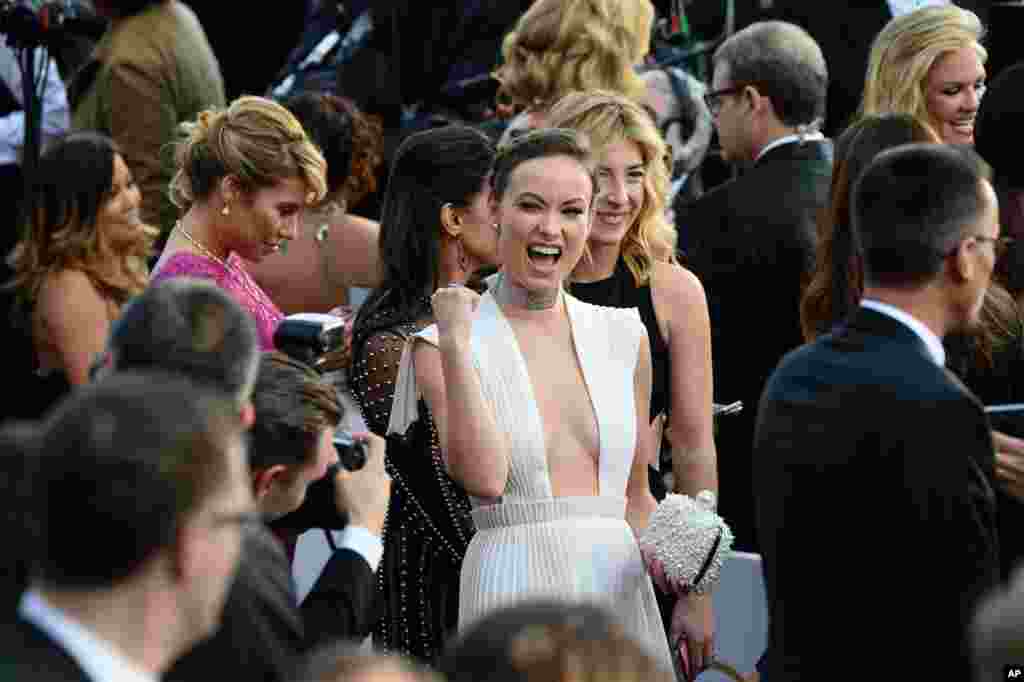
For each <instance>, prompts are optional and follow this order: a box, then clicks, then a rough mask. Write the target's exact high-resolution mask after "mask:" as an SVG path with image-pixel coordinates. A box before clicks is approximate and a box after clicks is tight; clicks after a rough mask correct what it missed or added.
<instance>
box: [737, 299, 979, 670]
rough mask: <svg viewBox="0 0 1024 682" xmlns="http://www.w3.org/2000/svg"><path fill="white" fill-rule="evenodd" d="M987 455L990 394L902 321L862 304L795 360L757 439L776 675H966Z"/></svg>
mask: <svg viewBox="0 0 1024 682" xmlns="http://www.w3.org/2000/svg"><path fill="white" fill-rule="evenodd" d="M993 459H994V455H993V449H992V441H991V437H990V435H989V424H988V420H987V418H986V416H985V414H984V412H983V411H982V407H981V404H980V403H979V402H978V401H977V400H976V399H975V398H974V396H973V395H971V394H970V393H969V392H968V391H967V389H966V388H965V387H964V386H963V384H961V383H960V382H959V381H958V380H957V379H956V378H955V377H954V376H953V375H952V374H951V373H950V372H948V371H946V370H945V369H944V368H942V367H939V366H938V365H937V364H935V362H934V361H933V360H932V359H931V357H929V356H928V355H927V351H926V348H925V346H924V343H923V342H922V341H921V340H920V339H919V338H918V337H917V336H916V335H915V334H914V333H913V332H912V331H911V330H910V329H909V328H908V327H906V326H905V325H903V324H902V323H900V322H898V321H896V320H895V319H893V318H890V317H888V316H886V315H883V314H881V313H878V312H874V311H871V310H868V309H864V308H861V309H859V310H858V311H857V312H855V313H854V315H853V316H852V317H851V318H850V320H849V321H848V322H847V323H846V324H845V325H844V326H842V327H839V328H837V330H836V331H835V332H833V333H831V334H827V335H825V336H822V337H821V338H819V339H818V340H817V341H815V342H814V343H812V344H810V345H808V346H805V347H803V348H801V349H799V350H797V351H794V352H793V353H791V354H789V355H788V356H787V357H786V358H785V360H783V362H782V363H781V364H780V365H779V368H778V369H777V370H776V371H775V373H774V374H773V375H772V378H771V380H770V381H769V383H768V386H767V388H766V390H765V394H764V397H763V399H762V401H761V405H760V409H759V415H758V422H757V438H756V442H755V447H754V480H755V481H756V487H755V496H756V504H757V520H758V531H759V537H760V540H761V548H762V555H763V560H764V563H763V566H764V577H765V586H766V592H767V597H768V610H769V637H768V640H769V644H768V662H767V664H768V674H767V679H769V680H791V681H797V680H815V681H818V680H825V679H832V678H834V677H835V675H836V671H837V670H841V671H842V677H843V678H844V679H845V678H849V679H873V678H874V679H877V678H878V677H879V674H880V673H881V677H885V674H886V673H891V672H894V671H895V670H896V669H897V668H898V669H900V670H903V669H906V670H908V671H909V670H912V671H913V672H914V679H949V680H968V679H970V668H969V665H968V663H967V661H968V658H967V653H966V648H965V644H964V642H965V637H964V629H965V624H966V623H967V622H969V615H970V613H971V612H972V608H973V605H974V603H975V602H976V600H977V598H978V595H979V594H980V593H981V592H983V591H984V590H986V589H988V588H989V587H991V586H993V585H994V584H995V583H996V582H997V581H998V575H999V562H998V547H997V544H996V536H995V526H996V519H995V501H994V494H993V490H992V487H991V485H990V481H991V480H992V476H993Z"/></svg>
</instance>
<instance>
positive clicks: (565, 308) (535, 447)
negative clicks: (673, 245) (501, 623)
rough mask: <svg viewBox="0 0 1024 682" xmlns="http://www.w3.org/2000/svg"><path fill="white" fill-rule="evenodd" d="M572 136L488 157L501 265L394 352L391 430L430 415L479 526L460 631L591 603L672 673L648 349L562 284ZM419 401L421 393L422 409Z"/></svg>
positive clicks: (449, 296) (580, 226)
mask: <svg viewBox="0 0 1024 682" xmlns="http://www.w3.org/2000/svg"><path fill="white" fill-rule="evenodd" d="M589 167H590V154H589V149H588V148H587V146H586V144H585V143H584V142H583V140H582V139H581V138H580V137H579V136H577V134H576V133H574V132H572V131H567V130H558V129H548V130H539V131H534V132H531V133H528V134H526V135H523V136H521V137H519V138H516V139H515V140H513V141H512V142H511V143H509V144H508V145H507V146H506V147H504V148H503V149H501V150H499V152H498V156H497V159H496V161H495V167H494V171H493V175H492V179H491V180H492V188H493V193H492V198H491V207H492V210H493V211H494V217H495V220H496V223H495V229H497V230H498V232H499V236H498V255H499V260H500V262H502V263H503V265H502V268H501V270H500V271H499V272H498V274H497V275H495V276H494V277H492V278H491V279H490V280H489V282H488V284H489V290H488V292H487V293H485V294H484V295H483V296H479V295H477V294H476V293H475V292H473V291H471V290H469V289H467V288H465V287H459V286H452V287H442V288H440V289H439V290H438V291H437V293H435V294H434V296H433V299H432V303H433V309H434V318H435V320H436V324H435V325H433V326H431V327H428V328H426V329H424V330H423V331H422V332H420V334H418V335H417V336H416V337H415V338H414V339H413V340H412V341H411V345H410V346H409V347H408V348H407V349H406V351H405V353H404V355H403V360H402V366H401V367H400V369H399V376H398V383H397V385H396V390H395V402H394V406H393V409H392V414H391V424H390V426H389V431H390V432H398V433H404V431H405V430H406V428H407V427H408V425H409V424H410V423H411V422H412V421H413V420H414V419H415V418H416V415H417V411H418V409H429V410H430V412H431V413H432V415H433V417H434V423H435V424H436V426H437V429H438V435H439V440H440V443H441V446H442V450H443V452H444V455H445V457H446V462H447V465H448V469H449V472H450V473H451V475H452V477H453V478H454V479H455V480H457V481H458V482H459V483H460V484H461V485H463V486H464V487H465V489H466V491H467V492H468V493H469V494H470V496H471V499H472V501H473V507H474V510H473V519H474V521H475V523H476V526H477V530H478V532H477V534H476V536H475V537H474V539H473V540H472V542H471V544H470V546H469V549H468V551H467V554H466V558H465V561H464V564H463V568H462V576H461V583H460V607H459V627H460V630H461V629H464V628H465V627H466V626H467V625H469V624H471V623H473V622H474V621H475V620H477V619H478V618H480V617H481V616H483V615H484V614H486V613H488V612H490V611H491V610H492V609H494V608H496V607H499V606H504V605H506V604H509V603H511V602H514V601H518V600H522V599H527V598H536V597H539V596H546V597H552V596H553V597H557V598H562V599H568V600H573V601H576V600H583V601H595V602H599V603H603V604H605V605H607V606H609V607H610V608H612V609H613V610H614V611H615V613H616V614H617V615H618V616H619V618H620V619H621V621H622V623H623V625H624V626H625V627H626V629H627V631H628V632H630V633H632V634H633V635H634V636H635V637H636V638H637V639H638V640H639V641H640V642H642V643H644V644H645V645H647V646H648V647H649V648H650V649H651V651H652V653H653V654H654V655H655V656H657V657H658V659H659V660H661V661H662V662H663V663H664V666H665V667H666V668H668V669H671V668H672V662H671V658H670V654H669V649H668V644H667V642H666V639H665V634H664V630H663V629H662V624H661V619H660V616H659V613H658V607H657V604H656V602H655V597H654V592H653V589H652V585H651V580H650V578H649V576H648V574H647V571H646V569H645V566H644V563H643V561H642V559H641V556H640V551H639V548H638V546H637V543H636V540H635V535H636V534H638V533H640V531H641V530H642V529H643V528H644V527H645V526H646V524H647V521H648V518H649V516H650V514H651V512H652V511H653V510H654V508H655V506H656V505H655V501H654V498H653V497H652V495H651V492H650V489H649V487H648V480H647V462H648V461H649V460H650V453H651V451H652V449H653V448H654V442H653V437H652V432H651V430H650V429H649V428H647V418H648V403H649V401H650V390H651V358H650V348H649V346H648V341H647V334H646V331H645V328H644V326H643V323H642V322H641V321H640V318H639V315H638V314H637V312H636V310H635V309H615V308H604V307H598V306H594V305H590V304H587V303H583V302H582V301H579V300H577V299H575V298H573V297H572V296H570V295H568V294H567V293H565V291H564V288H563V282H564V281H565V279H566V277H567V276H568V274H569V273H570V272H571V271H572V269H573V267H574V266H575V265H576V263H577V261H578V260H579V259H580V257H581V256H582V255H583V252H584V248H585V244H586V241H587V235H588V231H589V226H590V219H591V209H592V206H593V199H594V193H595V190H596V185H595V181H594V178H593V176H592V174H591V172H590V170H589ZM421 400H422V402H421Z"/></svg>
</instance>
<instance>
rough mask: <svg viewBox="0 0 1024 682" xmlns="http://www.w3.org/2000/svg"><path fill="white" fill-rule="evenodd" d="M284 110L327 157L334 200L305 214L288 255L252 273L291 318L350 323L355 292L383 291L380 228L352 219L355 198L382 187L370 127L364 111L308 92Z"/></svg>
mask: <svg viewBox="0 0 1024 682" xmlns="http://www.w3.org/2000/svg"><path fill="white" fill-rule="evenodd" d="M283 104H284V107H285V108H286V109H288V111H290V112H291V113H292V114H293V115H294V116H295V118H296V119H298V121H299V123H300V124H302V127H303V129H304V130H305V131H306V133H307V134H308V135H309V137H310V140H311V141H312V142H313V144H315V145H316V146H317V147H318V148H319V149H320V151H321V153H322V154H323V155H324V160H325V161H326V162H327V194H326V195H325V197H324V199H323V200H322V201H321V202H320V203H319V204H318V205H316V206H311V207H309V209H308V210H307V211H306V213H305V216H304V218H303V221H302V225H301V226H300V228H299V232H298V236H297V237H296V238H295V240H294V241H292V242H289V243H288V248H286V249H281V250H280V251H278V252H277V253H274V254H271V255H270V256H267V258H265V259H264V260H263V261H261V262H247V263H246V268H247V269H248V270H249V272H250V273H251V274H252V276H253V278H254V279H255V280H256V281H257V283H259V285H260V286H261V287H262V288H263V290H264V291H265V292H267V294H268V295H269V296H270V298H271V299H272V300H273V301H274V303H275V304H276V305H277V306H278V307H279V308H281V310H282V311H283V312H284V313H285V314H293V313H328V312H331V311H335V312H336V313H339V314H341V313H344V314H346V315H348V314H350V310H349V308H348V304H349V289H350V288H352V287H365V288H373V287H375V286H377V284H379V283H380V260H379V258H378V250H377V236H378V233H379V232H380V225H379V224H378V223H377V222H375V221H372V220H367V219H366V218H363V217H360V216H355V215H352V214H351V213H349V212H348V208H349V207H350V206H351V204H350V199H351V197H353V195H354V193H358V195H357V196H356V198H357V199H360V198H362V196H364V193H365V192H367V191H368V190H372V189H373V188H374V187H375V178H374V177H373V175H372V171H373V168H372V166H370V165H369V164H372V163H373V157H372V156H370V157H368V156H367V155H368V154H372V150H370V149H367V148H366V147H365V145H366V140H365V139H360V136H362V135H365V132H363V131H360V130H359V128H360V126H362V125H364V124H363V123H361V122H359V120H358V119H357V116H356V115H357V114H359V112H358V110H353V109H351V108H350V107H349V105H347V104H346V103H345V101H344V100H343V99H342V98H341V97H339V96H337V95H333V94H330V93H327V92H303V93H301V94H298V95H294V96H292V97H290V98H289V99H287V100H285V101H284V102H283ZM376 160H377V162H378V163H379V157H377V159H376ZM352 181H355V182H352ZM339 306H345V307H344V308H342V309H339Z"/></svg>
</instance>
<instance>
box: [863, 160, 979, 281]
mask: <svg viewBox="0 0 1024 682" xmlns="http://www.w3.org/2000/svg"><path fill="white" fill-rule="evenodd" d="M988 177H989V174H988V170H987V168H986V166H985V163H984V162H983V161H982V160H981V159H980V157H978V155H977V154H975V153H974V152H972V151H971V150H969V149H967V148H962V147H954V146H949V145H942V144H933V143H916V144H906V145H900V146H898V147H894V148H892V149H888V150H885V151H883V152H881V153H880V154H878V156H876V157H875V158H874V160H873V161H872V162H871V163H870V164H869V165H868V167H867V168H866V169H865V170H864V172H863V173H862V174H861V176H860V178H859V179H858V180H857V181H856V184H855V185H854V190H853V201H852V202H851V220H852V223H853V230H854V238H855V240H856V243H857V244H858V245H859V247H860V250H861V254H862V257H863V261H864V281H865V283H866V284H869V285H878V286H889V287H916V286H920V285H923V284H926V283H927V282H929V281H931V280H933V279H934V278H935V276H936V275H938V274H939V273H940V272H941V271H942V264H943V261H944V260H945V258H946V256H947V254H948V253H949V251H950V249H952V248H954V247H955V246H956V244H957V242H958V241H959V240H960V239H962V238H963V236H964V232H963V230H964V226H965V225H967V224H969V223H971V222H973V221H975V220H977V218H978V216H979V215H980V214H981V212H982V211H983V210H984V209H985V200H984V198H983V196H982V187H981V182H982V181H983V180H985V181H987V180H988Z"/></svg>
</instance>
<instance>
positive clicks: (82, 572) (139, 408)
mask: <svg viewBox="0 0 1024 682" xmlns="http://www.w3.org/2000/svg"><path fill="white" fill-rule="evenodd" d="M42 429H43V431H42V433H41V435H40V439H39V441H38V445H39V448H38V463H39V466H38V468H37V471H36V472H35V475H34V477H33V481H32V485H33V492H34V494H35V496H36V499H37V500H39V504H38V505H37V510H38V512H39V520H40V525H41V533H40V551H39V557H38V563H37V566H36V570H35V573H36V575H37V576H38V578H40V579H41V580H42V581H43V582H44V584H47V585H51V586H53V587H57V588H64V589H99V588H106V587H112V586H114V585H116V584H117V583H118V582H120V581H121V580H123V579H125V578H127V577H129V576H131V575H132V574H133V573H135V572H136V571H137V570H138V569H139V568H140V566H141V565H142V564H143V563H144V562H145V561H146V560H147V559H149V558H151V557H152V556H153V555H154V553H156V552H158V551H160V550H161V549H163V548H165V547H169V546H171V545H172V544H173V543H174V541H175V534H176V531H177V529H178V528H179V527H180V522H181V521H182V520H184V519H186V518H187V517H188V516H189V515H190V514H192V513H194V512H195V511H196V510H197V509H198V508H200V507H201V506H202V504H203V502H204V501H205V500H206V499H207V498H208V497H209V496H210V495H211V494H213V493H215V492H216V491H217V490H219V489H220V487H221V486H222V485H223V482H224V480H225V477H226V475H227V471H228V459H227V454H226V453H227V451H228V447H229V444H230V443H231V439H232V438H233V437H237V438H241V434H242V421H241V419H239V416H238V412H237V409H235V406H234V405H233V404H232V403H231V401H230V400H227V399H226V398H225V397H224V396H223V394H221V393H218V392H214V391H211V390H207V389H203V388H201V387H199V386H198V385H196V384H194V383H192V382H189V381H187V380H186V379H183V378H180V377H172V376H171V375H168V374H160V373H135V372H124V373H121V374H117V375H114V376H111V377H108V378H107V379H105V380H103V381H101V382H98V383H95V384H90V385H88V386H84V387H82V388H80V389H79V390H77V391H76V392H75V393H73V394H71V395H70V396H69V397H68V398H67V399H65V400H64V401H63V402H62V403H61V404H60V405H59V406H58V407H57V408H56V409H55V410H54V411H53V412H52V413H51V415H50V416H49V418H48V419H47V421H46V422H45V423H44V424H43V425H42ZM83 538H88V541H87V542H86V543H85V544H83Z"/></svg>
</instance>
